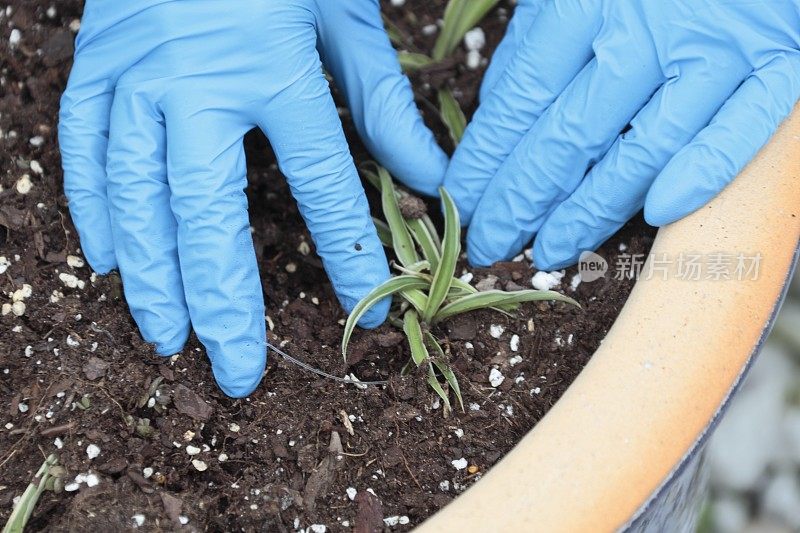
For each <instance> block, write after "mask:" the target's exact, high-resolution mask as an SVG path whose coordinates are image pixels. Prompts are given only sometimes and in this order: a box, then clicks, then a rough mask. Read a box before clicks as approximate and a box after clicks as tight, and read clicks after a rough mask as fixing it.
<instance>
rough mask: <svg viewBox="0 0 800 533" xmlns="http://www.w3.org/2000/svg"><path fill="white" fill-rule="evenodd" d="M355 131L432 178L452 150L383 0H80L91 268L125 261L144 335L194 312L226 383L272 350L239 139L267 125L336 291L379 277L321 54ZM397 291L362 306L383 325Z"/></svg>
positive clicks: (82, 147)
mask: <svg viewBox="0 0 800 533" xmlns="http://www.w3.org/2000/svg"><path fill="white" fill-rule="evenodd" d="M320 56H321V58H322V62H324V65H325V67H326V68H327V69H328V70H329V71H330V72H331V73H332V74H333V76H334V77H335V79H336V81H337V82H338V83H339V84H340V86H341V87H342V88H343V90H344V92H345V93H346V97H347V101H348V103H349V106H350V110H351V112H352V115H353V118H354V120H355V123H356V125H357V127H358V130H359V132H360V133H361V135H362V137H363V139H364V142H365V143H366V145H367V147H368V148H369V149H370V150H371V151H372V153H373V154H374V155H375V156H376V157H378V158H379V159H380V161H381V163H382V164H383V165H385V166H386V167H388V168H389V169H390V170H391V171H392V172H393V173H394V174H395V175H396V176H397V177H398V178H400V179H402V180H404V181H405V183H406V184H408V185H409V186H411V187H413V188H415V189H418V190H420V191H422V192H425V193H432V192H434V191H435V190H436V187H437V186H438V185H439V183H440V182H441V179H442V176H443V174H444V170H445V167H446V164H447V160H446V157H445V155H444V154H443V153H442V152H441V150H440V149H439V148H438V147H437V146H436V144H435V142H434V139H433V136H432V134H431V133H430V132H429V131H428V130H427V129H426V128H425V127H424V126H423V124H422V121H421V118H420V116H419V112H418V111H417V109H416V108H415V106H414V102H413V95H412V91H411V87H410V84H409V82H408V80H407V79H406V78H405V77H404V76H403V75H402V73H401V70H400V67H399V64H398V62H397V58H396V54H395V51H394V50H393V49H392V47H391V45H390V43H389V39H388V38H387V36H386V33H385V32H384V29H383V25H382V23H381V17H380V13H379V10H378V1H377V0H347V1H346V2H338V1H337V2H332V1H328V0H260V1H256V0H226V1H224V2H222V1H219V0H177V1H176V0H139V1H136V2H111V1H107V0H87V2H86V8H85V13H84V18H83V21H82V27H81V31H80V34H79V36H78V39H77V45H76V52H75V65H74V67H73V70H72V73H71V75H70V80H69V85H68V88H67V90H66V92H65V93H64V96H63V99H62V103H61V118H60V127H59V138H60V144H61V150H62V157H63V166H64V188H65V191H66V194H67V196H68V199H69V206H70V211H71V213H72V217H73V220H74V222H75V225H76V227H77V229H78V232H79V234H80V239H81V246H82V249H83V252H84V254H85V255H86V258H87V259H88V261H89V263H90V264H91V266H92V268H94V270H95V271H96V272H98V273H101V274H103V273H107V272H109V271H110V270H112V269H114V268H119V270H120V273H121V275H122V279H123V283H124V287H125V296H126V298H127V301H128V304H129V305H130V309H131V312H132V314H133V316H134V318H135V319H136V322H137V324H138V325H139V328H140V330H141V332H142V335H143V337H144V338H145V340H147V341H149V342H152V343H155V345H156V348H157V351H158V353H160V354H163V355H170V354H174V353H176V352H179V351H180V350H181V348H182V347H183V345H184V343H185V342H186V339H187V336H188V334H189V328H190V323H191V326H193V327H194V330H195V331H196V333H197V335H198V337H199V338H200V340H201V341H202V342H203V344H204V345H205V346H206V348H207V351H208V355H209V357H210V359H211V362H212V366H213V371H214V375H215V377H216V380H217V382H218V384H219V386H220V387H221V388H222V390H223V391H224V392H225V393H226V394H228V395H229V396H234V397H241V396H246V395H248V394H249V393H250V392H252V391H253V390H254V389H255V387H256V386H257V385H258V383H259V381H260V379H261V376H262V375H263V371H264V365H265V360H266V346H265V343H266V336H265V326H264V318H265V317H264V302H263V296H262V289H261V283H260V281H259V275H258V265H257V264H256V257H255V254H254V251H253V244H252V241H251V236H250V226H249V221H248V214H247V199H246V197H245V194H244V189H245V187H246V185H247V180H246V169H245V157H244V150H243V147H242V139H243V136H244V135H245V133H246V132H247V131H248V130H250V129H252V128H253V127H259V128H261V129H262V130H263V131H264V133H265V134H266V135H267V137H268V138H269V139H270V141H271V144H272V147H273V148H274V150H275V153H276V155H277V158H278V162H279V165H280V168H281V170H282V171H283V173H284V174H285V175H286V177H287V180H288V182H289V185H290V188H291V190H292V193H293V195H294V196H295V199H296V200H297V202H298V204H299V207H300V211H301V213H302V215H303V217H304V218H305V221H306V223H307V225H308V228H309V230H310V232H311V234H312V235H313V238H314V241H315V243H316V246H317V251H318V252H319V254H320V256H321V257H322V260H323V263H324V265H325V268H326V270H327V272H328V274H329V276H330V278H331V281H332V283H333V287H334V289H335V291H336V294H337V295H338V297H339V299H340V301H341V303H342V305H343V306H344V307H345V309H346V310H348V311H350V310H351V309H352V307H353V306H354V304H355V303H356V302H357V301H358V300H359V299H360V298H361V297H363V296H364V295H365V294H366V293H367V292H368V291H369V290H371V289H372V288H373V287H374V286H375V285H377V284H379V283H381V282H382V281H384V280H385V279H386V278H387V277H388V275H389V271H388V267H387V262H386V257H385V255H384V252H383V249H382V247H381V244H380V242H379V240H378V238H377V235H376V233H375V229H374V226H373V224H372V221H371V219H370V214H369V210H368V206H367V202H366V199H365V196H364V191H363V189H362V187H361V184H360V181H359V178H358V174H357V172H356V169H355V167H354V164H353V161H352V158H351V156H350V154H349V150H348V146H347V142H346V140H345V137H344V134H343V132H342V126H341V123H340V120H339V116H338V114H337V110H336V107H335V105H334V102H333V99H332V97H331V94H330V90H329V87H328V83H327V81H326V79H325V77H324V74H323V70H322V63H321V61H320ZM388 304H389V302H388V301H387V302H385V304H384V305H382V306H378V307H377V308H374V309H373V310H372V311H371V312H370V313H369V314H368V315H367V316H365V317H364V319H363V320H362V322H361V325H362V326H365V327H372V326H377V325H379V324H380V323H382V322H383V320H384V319H385V316H386V313H387V310H388Z"/></svg>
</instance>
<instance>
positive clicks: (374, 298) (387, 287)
mask: <svg viewBox="0 0 800 533" xmlns="http://www.w3.org/2000/svg"><path fill="white" fill-rule="evenodd" d="M427 286H428V282H427V281H425V280H422V279H419V278H417V277H414V276H397V277H394V278H391V279H390V280H388V281H386V282H384V283H382V284H380V285H378V286H377V287H375V288H374V289H372V291H370V293H369V294H367V295H366V296H364V298H362V299H361V301H360V302H358V303H357V304H356V306H355V307H354V308H353V311H352V312H351V313H350V316H348V317H347V322H346V323H345V325H344V335H343V336H342V356H343V357H344V358H345V361H346V360H347V344H348V343H349V342H350V337H351V335H353V330H354V329H355V327H356V324H357V323H358V321H359V320H361V317H362V316H364V314H365V313H366V312H367V311H369V310H370V308H371V307H372V306H373V305H375V304H376V303H378V302H380V301H381V300H383V299H384V298H386V297H387V296H391V295H393V294H396V293H398V292H401V291H404V290H408V289H424V288H425V287H427Z"/></svg>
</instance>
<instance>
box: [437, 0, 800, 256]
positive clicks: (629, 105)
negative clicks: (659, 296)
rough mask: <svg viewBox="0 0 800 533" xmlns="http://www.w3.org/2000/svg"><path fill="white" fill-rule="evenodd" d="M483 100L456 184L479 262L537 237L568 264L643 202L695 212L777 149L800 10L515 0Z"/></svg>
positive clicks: (711, 3) (471, 250)
mask: <svg viewBox="0 0 800 533" xmlns="http://www.w3.org/2000/svg"><path fill="white" fill-rule="evenodd" d="M481 96H482V103H481V106H480V108H479V109H478V111H477V113H476V115H475V117H474V120H473V122H472V124H471V125H470V126H469V127H468V128H467V131H466V134H465V137H464V139H463V141H462V143H461V145H460V146H459V147H458V149H457V151H456V154H455V156H454V157H453V161H452V163H451V165H450V167H449V169H448V172H447V175H446V177H445V186H446V187H447V189H448V190H449V191H450V193H451V194H452V195H453V197H454V199H455V201H456V203H457V205H458V207H459V210H460V212H461V215H462V220H463V221H464V222H465V223H468V224H470V228H469V235H468V256H469V260H470V262H472V263H473V264H476V265H488V264H491V263H493V262H494V261H498V260H503V259H507V258H510V257H512V256H514V255H515V254H517V253H519V251H520V250H521V249H522V248H523V246H525V245H527V244H528V243H529V242H530V241H531V239H532V238H533V236H534V235H536V240H535V242H534V246H533V257H534V262H535V264H536V266H537V267H538V268H541V269H547V270H552V269H557V268H562V267H564V266H568V265H570V264H573V263H574V262H576V260H577V258H578V256H579V255H580V253H581V252H582V251H585V250H594V249H596V248H597V247H598V246H599V245H600V244H601V243H602V242H603V241H605V240H606V239H607V238H608V237H610V236H611V235H612V234H613V233H615V232H616V231H617V230H618V229H619V228H620V227H621V226H622V225H623V224H624V223H625V222H626V221H627V220H629V219H630V218H631V217H633V216H634V215H635V214H636V213H637V212H638V211H639V210H640V209H642V207H644V210H645V217H646V219H647V221H648V222H649V223H650V224H653V225H656V226H661V225H665V224H669V223H671V222H673V221H675V220H678V219H680V218H682V217H684V216H686V215H688V214H690V213H692V212H693V211H695V210H696V209H698V208H700V207H701V206H703V205H704V204H705V203H707V202H708V201H709V200H711V199H712V198H713V197H714V196H715V195H716V194H717V193H719V192H720V191H721V190H722V189H723V188H724V187H725V186H726V185H727V184H728V183H729V182H730V181H731V180H732V179H733V177H734V176H735V175H736V174H737V173H738V172H739V171H740V170H741V169H742V167H743V166H744V165H745V164H746V163H747V162H748V161H749V160H750V159H751V158H752V157H753V156H754V155H755V154H756V152H757V151H758V150H759V148H760V147H761V146H763V145H764V144H765V143H766V141H767V140H768V139H769V138H770V136H771V135H772V133H773V132H774V130H775V129H776V127H777V126H778V124H779V123H780V122H781V121H782V120H783V119H784V118H785V117H786V116H787V115H788V113H789V112H790V111H791V109H792V107H793V106H794V104H795V102H796V101H797V99H798V97H799V96H800V2H798V1H797V0H769V1H765V2H756V1H751V0H600V1H598V0H558V1H554V2H553V1H551V2H545V1H543V0H519V5H518V7H517V12H516V13H515V16H514V18H513V20H512V22H511V25H510V27H509V30H508V32H507V35H506V37H505V38H504V40H503V42H502V44H501V45H500V47H499V49H498V50H497V53H496V55H495V57H494V58H493V60H492V64H491V66H490V68H489V71H488V72H487V75H486V79H485V81H484V85H483V87H482V93H481ZM628 124H630V126H631V128H630V130H629V131H627V132H625V133H623V134H621V131H622V130H623V129H624V128H625V127H626V126H627V125H628ZM587 171H588V173H587Z"/></svg>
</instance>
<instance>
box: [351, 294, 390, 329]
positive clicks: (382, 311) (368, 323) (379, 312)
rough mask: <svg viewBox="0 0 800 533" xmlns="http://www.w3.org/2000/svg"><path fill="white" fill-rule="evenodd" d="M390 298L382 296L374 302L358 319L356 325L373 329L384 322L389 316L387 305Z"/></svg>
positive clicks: (388, 305)
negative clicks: (382, 297)
mask: <svg viewBox="0 0 800 533" xmlns="http://www.w3.org/2000/svg"><path fill="white" fill-rule="evenodd" d="M391 303H392V300H391V298H384V299H383V300H381V301H380V302H378V303H377V304H375V305H374V306H373V307H372V308H371V309H370V310H369V311H367V313H365V314H364V316H363V317H361V320H359V321H358V326H359V327H361V328H364V329H375V328H377V327H379V326H380V325H381V324H383V323H384V322H386V318H387V317H388V316H389V307H390V306H391Z"/></svg>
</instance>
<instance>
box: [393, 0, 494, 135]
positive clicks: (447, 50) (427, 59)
mask: <svg viewBox="0 0 800 533" xmlns="http://www.w3.org/2000/svg"><path fill="white" fill-rule="evenodd" d="M499 1H500V0H450V1H449V2H448V3H447V7H446V8H445V11H444V19H443V22H442V29H441V31H440V32H439V36H438V37H437V39H436V43H435V44H434V46H433V52H432V53H431V55H430V56H428V55H425V54H423V53H420V52H410V51H407V50H404V51H401V52H399V53H398V57H399V59H400V65H401V66H402V67H403V69H404V70H405V71H406V72H413V71H415V70H419V69H422V68H425V67H429V66H431V65H434V64H436V63H440V62H441V61H443V60H445V59H446V58H448V57H450V56H451V55H452V54H453V52H454V51H455V49H456V47H457V46H458V43H460V42H461V40H462V39H463V38H464V36H465V35H466V34H467V32H468V31H469V30H471V29H472V28H474V27H475V26H476V25H477V24H478V23H479V22H480V21H481V20H482V19H483V17H485V16H486V14H487V13H488V12H489V11H491V9H492V8H493V7H494V6H496V5H497V4H498V2H499ZM384 20H385V22H386V26H387V32H388V33H389V37H390V38H391V40H392V42H394V43H395V44H396V45H398V46H407V44H408V40H407V39H404V38H403V35H402V32H401V31H400V29H399V28H398V27H397V26H395V25H394V24H392V23H391V22H390V21H388V20H386V19H384ZM438 98H439V114H440V116H441V118H442V122H443V123H444V125H445V126H447V130H448V132H449V133H450V137H451V138H452V139H453V143H455V144H456V145H457V144H458V143H459V142H460V141H461V136H462V135H463V134H464V129H465V128H466V126H467V120H466V118H465V117H464V113H463V111H462V110H461V107H460V106H459V105H458V102H457V101H456V99H455V97H454V96H453V93H452V91H450V89H447V88H442V89H439V93H438Z"/></svg>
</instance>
